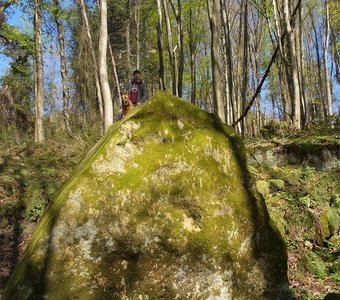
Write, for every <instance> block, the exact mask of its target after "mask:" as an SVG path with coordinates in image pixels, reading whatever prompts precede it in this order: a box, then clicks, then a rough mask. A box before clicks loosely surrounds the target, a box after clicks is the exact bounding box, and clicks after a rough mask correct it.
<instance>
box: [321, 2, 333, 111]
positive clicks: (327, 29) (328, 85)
mask: <svg viewBox="0 0 340 300" xmlns="http://www.w3.org/2000/svg"><path fill="white" fill-rule="evenodd" d="M325 18H326V20H325V43H324V52H323V60H324V66H325V79H326V90H327V116H328V117H330V116H332V115H333V109H332V87H331V79H330V76H329V70H328V49H329V37H330V21H329V4H328V0H325Z"/></svg>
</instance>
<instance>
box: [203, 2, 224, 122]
mask: <svg viewBox="0 0 340 300" xmlns="http://www.w3.org/2000/svg"><path fill="white" fill-rule="evenodd" d="M207 6H208V14H209V23H210V32H211V67H212V81H213V103H214V110H215V113H217V114H218V116H219V117H220V119H221V120H222V122H224V123H225V121H226V119H225V109H224V101H223V97H222V80H221V78H222V74H221V63H220V23H221V22H220V17H221V5H220V0H213V1H210V0H207Z"/></svg>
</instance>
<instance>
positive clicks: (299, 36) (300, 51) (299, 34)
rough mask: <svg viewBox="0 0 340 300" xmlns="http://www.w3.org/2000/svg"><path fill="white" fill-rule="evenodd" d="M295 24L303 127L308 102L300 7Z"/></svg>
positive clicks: (306, 115) (305, 121)
mask: <svg viewBox="0 0 340 300" xmlns="http://www.w3.org/2000/svg"><path fill="white" fill-rule="evenodd" d="M297 20H298V21H297V25H296V29H297V30H296V39H297V53H298V56H297V58H298V65H299V66H300V67H299V70H300V72H299V83H300V87H301V88H300V93H301V95H300V97H301V109H302V110H301V122H302V125H303V127H305V126H306V125H307V123H308V119H309V113H308V103H307V99H306V93H305V75H304V69H305V68H304V61H305V57H304V48H303V37H304V36H303V31H302V7H300V8H299V15H298V19H297Z"/></svg>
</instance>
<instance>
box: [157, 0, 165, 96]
mask: <svg viewBox="0 0 340 300" xmlns="http://www.w3.org/2000/svg"><path fill="white" fill-rule="evenodd" d="M157 12H158V22H157V46H158V55H159V70H158V77H159V89H160V90H166V87H165V79H164V58H163V18H162V5H161V0H157Z"/></svg>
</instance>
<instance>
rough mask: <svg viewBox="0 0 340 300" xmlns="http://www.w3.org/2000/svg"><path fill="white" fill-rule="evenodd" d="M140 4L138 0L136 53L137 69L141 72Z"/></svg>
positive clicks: (136, 11)
mask: <svg viewBox="0 0 340 300" xmlns="http://www.w3.org/2000/svg"><path fill="white" fill-rule="evenodd" d="M139 19H140V2H139V0H136V7H135V22H136V48H137V53H136V68H137V69H138V70H139V68H140V40H139V38H140V32H139V31H140V30H139V28H140V22H139Z"/></svg>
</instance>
